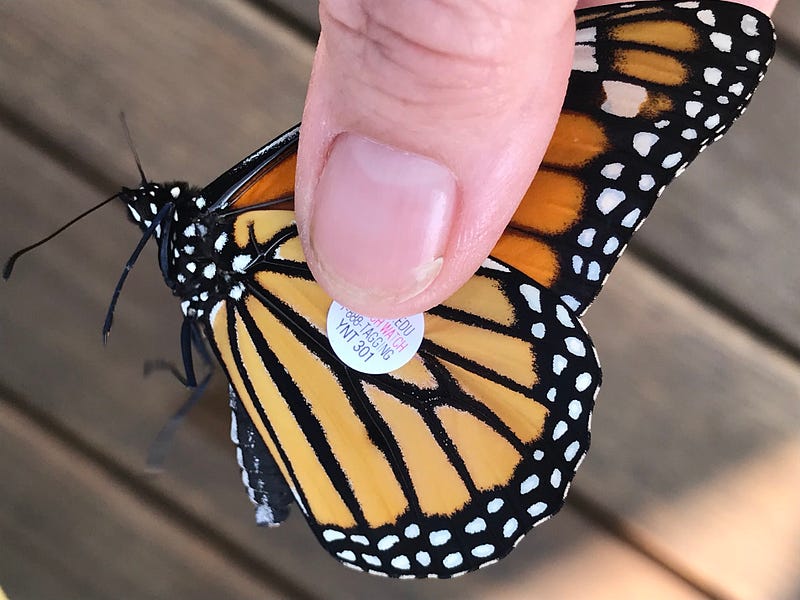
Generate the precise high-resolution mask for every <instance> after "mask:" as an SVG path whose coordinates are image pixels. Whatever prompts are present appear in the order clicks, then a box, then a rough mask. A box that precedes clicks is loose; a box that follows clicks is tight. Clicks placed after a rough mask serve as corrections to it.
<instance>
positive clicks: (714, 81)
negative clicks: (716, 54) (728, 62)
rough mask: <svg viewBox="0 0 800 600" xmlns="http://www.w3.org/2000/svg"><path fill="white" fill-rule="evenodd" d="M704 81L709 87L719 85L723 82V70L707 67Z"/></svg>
mask: <svg viewBox="0 0 800 600" xmlns="http://www.w3.org/2000/svg"><path fill="white" fill-rule="evenodd" d="M703 79H705V80H706V83H707V84H709V85H719V82H720V81H722V70H720V69H718V68H717V67H706V68H705V70H704V71H703Z"/></svg>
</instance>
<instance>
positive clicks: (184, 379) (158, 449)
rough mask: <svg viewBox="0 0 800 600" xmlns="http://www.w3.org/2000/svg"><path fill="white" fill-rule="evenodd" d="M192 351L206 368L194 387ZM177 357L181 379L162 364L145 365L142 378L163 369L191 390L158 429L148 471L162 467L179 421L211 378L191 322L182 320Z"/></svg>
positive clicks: (168, 365)
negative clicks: (179, 347)
mask: <svg viewBox="0 0 800 600" xmlns="http://www.w3.org/2000/svg"><path fill="white" fill-rule="evenodd" d="M193 348H194V349H195V350H196V351H197V353H198V354H199V355H200V357H201V358H202V359H203V362H204V363H205V365H206V367H207V370H208V372H207V374H206V375H205V377H203V380H202V381H200V383H199V384H198V383H197V378H196V376H195V372H194V359H193V357H192V349H193ZM181 354H182V357H183V369H184V373H185V376H184V375H182V374H181V372H180V371H179V370H178V368H177V367H176V366H175V365H174V364H172V363H170V362H168V361H165V360H153V361H147V362H146V363H145V375H147V374H149V373H150V372H152V370H154V369H164V370H167V371H169V372H170V373H172V374H173V375H174V376H175V378H176V379H177V380H178V381H180V382H181V383H182V384H183V385H185V386H186V387H188V388H192V394H191V395H190V396H189V398H188V399H187V400H186V401H185V402H184V403H183V404H182V405H181V406H180V407H179V408H178V410H177V411H176V412H175V413H174V414H173V415H172V416H171V417H170V418H169V420H168V421H167V422H166V423H165V424H164V427H162V428H161V431H159V432H158V435H156V438H155V440H153V443H152V445H151V446H150V451H149V452H148V457H147V464H148V467H150V468H151V469H160V468H161V465H162V464H163V463H164V458H165V457H166V453H167V449H168V448H169V444H170V442H171V440H172V438H173V436H174V435H175V432H176V431H177V429H178V427H180V425H181V423H182V422H183V419H184V418H185V417H186V415H187V414H188V413H189V411H190V410H191V409H192V408H193V407H194V406H195V404H197V402H198V401H199V400H200V398H201V397H202V396H203V394H204V393H205V391H206V388H207V387H208V383H209V381H210V380H211V376H212V375H213V374H214V363H213V362H212V360H211V356H210V355H209V353H208V349H207V348H206V345H205V342H204V340H203V337H202V335H201V333H200V331H199V329H198V326H197V323H196V321H193V320H192V319H188V318H186V319H184V320H183V325H182V326H181Z"/></svg>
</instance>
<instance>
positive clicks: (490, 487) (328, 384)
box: [211, 211, 600, 577]
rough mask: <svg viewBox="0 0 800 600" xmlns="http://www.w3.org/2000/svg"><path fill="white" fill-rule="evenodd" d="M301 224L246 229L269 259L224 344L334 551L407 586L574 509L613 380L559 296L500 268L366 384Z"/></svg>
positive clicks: (269, 215)
mask: <svg viewBox="0 0 800 600" xmlns="http://www.w3.org/2000/svg"><path fill="white" fill-rule="evenodd" d="M292 219H293V215H292V214H291V213H290V212H284V211H249V212H247V213H244V214H242V215H241V216H239V217H237V220H238V221H239V222H240V223H239V224H237V225H236V226H235V230H238V231H250V232H252V236H253V237H254V239H255V240H257V241H258V243H259V245H260V246H261V247H262V248H263V249H264V251H265V254H264V257H263V262H262V265H261V266H260V268H259V269H258V270H255V269H254V270H253V275H252V279H251V281H249V282H248V284H247V285H246V286H245V289H244V290H243V292H242V295H241V296H240V297H239V298H238V299H234V298H231V299H229V300H225V301H222V302H221V303H220V305H219V306H218V307H217V309H216V310H215V311H214V313H213V316H212V323H213V325H212V329H211V331H212V333H213V339H214V343H215V347H216V349H217V352H218V354H219V356H220V358H221V360H222V362H223V365H224V366H225V368H226V370H227V372H228V374H229V376H230V379H231V381H232V383H233V385H234V387H235V388H236V391H237V394H238V396H239V397H240V398H241V399H242V403H243V405H244V406H245V408H246V409H247V413H248V415H249V416H250V418H251V419H252V421H253V422H254V424H255V427H256V429H257V430H258V431H259V432H260V433H261V434H262V436H265V437H266V440H265V441H266V442H267V444H266V445H267V447H269V448H270V450H271V451H272V452H273V454H274V455H275V456H276V457H277V459H278V460H277V462H278V464H279V468H280V469H281V471H282V473H283V474H284V477H286V480H287V482H289V485H290V487H291V488H292V490H293V491H294V493H295V497H296V498H297V501H298V504H299V505H300V507H301V509H302V510H303V512H304V513H305V514H306V517H307V518H308V520H309V523H310V524H311V526H312V529H313V530H314V531H315V533H316V534H317V536H318V538H319V539H320V542H321V543H322V544H323V545H324V546H325V547H326V548H327V549H328V550H329V551H330V552H331V553H332V554H334V555H335V556H336V557H337V558H338V559H339V560H341V561H343V562H345V563H347V564H349V565H351V566H354V567H358V568H361V569H364V570H369V571H373V572H376V573H381V574H388V575H392V576H415V577H421V576H431V575H435V576H439V577H449V576H453V575H455V574H458V573H460V572H463V571H467V570H472V569H475V568H477V567H479V566H480V565H482V564H484V563H487V562H492V561H494V560H497V559H498V558H500V557H502V556H504V555H505V554H506V553H507V552H509V551H510V549H511V548H513V546H514V544H515V543H516V541H517V540H518V539H519V538H520V537H521V536H522V535H524V533H526V532H527V531H528V530H529V529H530V528H531V527H532V526H533V525H534V524H536V523H537V522H539V521H541V520H544V519H546V518H547V517H549V516H550V515H552V514H553V513H554V512H556V511H557V510H558V509H559V508H560V507H561V505H562V504H563V498H564V495H565V493H566V489H567V488H568V486H569V482H570V480H571V478H572V476H573V474H574V472H575V469H576V468H577V465H578V464H579V462H580V459H581V458H582V456H583V455H584V454H585V452H586V450H587V448H588V444H589V431H588V430H589V427H588V423H589V418H590V414H591V410H592V406H593V401H594V395H595V392H596V390H597V388H598V386H599V383H600V370H599V367H598V365H597V361H596V357H595V355H594V351H593V348H592V345H591V341H590V340H589V338H588V335H587V334H586V332H585V331H584V330H583V328H582V326H581V325H580V323H579V321H578V320H577V319H576V318H575V317H574V315H573V314H572V312H571V311H570V310H569V309H568V308H567V307H566V306H565V305H564V304H563V303H561V302H560V301H558V300H557V299H556V298H555V296H553V294H552V293H551V292H549V291H548V290H546V289H544V288H542V287H541V286H537V285H536V284H535V283H534V282H532V281H531V280H530V279H529V278H527V277H526V276H524V275H522V274H520V273H519V272H517V271H516V270H515V269H513V268H511V267H509V266H507V265H503V264H501V263H499V262H496V261H487V263H486V264H485V266H484V267H482V268H481V269H480V270H479V272H478V273H477V274H476V275H475V276H474V277H473V280H472V282H471V283H470V284H468V285H467V286H466V288H465V289H464V291H463V293H462V294H461V295H459V294H456V295H455V296H454V297H453V298H451V299H450V300H449V301H448V302H446V303H445V304H443V305H441V306H439V307H437V308H435V309H433V310H431V311H430V312H429V313H426V316H425V321H426V334H425V339H424V341H423V344H422V346H421V347H420V349H419V351H418V353H417V356H416V357H415V358H414V359H413V360H412V361H411V363H409V364H408V365H406V366H404V367H401V368H400V369H398V370H396V371H394V372H392V373H390V374H388V375H379V376H375V375H365V374H361V373H357V372H355V371H354V370H352V369H350V368H349V367H346V366H345V365H343V364H342V363H341V362H340V361H339V360H338V359H337V358H336V356H335V355H334V354H333V353H332V351H331V350H330V346H329V344H328V342H327V338H326V335H325V317H326V312H327V309H328V307H329V306H330V299H329V298H328V297H327V296H326V295H325V293H324V292H323V291H322V290H321V288H319V286H318V285H317V284H316V283H315V282H314V281H313V278H312V277H311V274H310V272H309V271H308V269H307V267H306V266H305V263H304V262H303V256H302V250H301V249H300V245H299V240H298V238H297V236H296V230H295V229H294V225H293V221H292ZM239 242H240V243H241V244H242V246H241V247H240V248H239V250H240V251H244V250H245V249H246V248H247V247H248V245H249V244H251V239H250V236H249V235H248V236H244V235H241V236H240V237H239ZM477 292H480V294H479V295H478V296H477V297H476V294H477ZM382 326H385V325H384V324H383V323H377V324H376V327H382ZM476 342H479V343H476Z"/></svg>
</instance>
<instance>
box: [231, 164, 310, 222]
mask: <svg viewBox="0 0 800 600" xmlns="http://www.w3.org/2000/svg"><path fill="white" fill-rule="evenodd" d="M296 169H297V152H296V150H295V151H293V152H291V153H290V154H287V155H286V156H285V157H283V158H282V159H281V160H280V162H277V163H275V162H271V163H268V164H266V165H264V166H263V167H262V168H261V171H260V172H258V173H256V174H255V175H253V176H252V177H251V178H250V179H249V180H248V182H247V183H246V184H245V185H243V186H242V188H241V189H240V190H239V191H238V192H237V194H236V195H235V196H234V197H233V198H232V199H231V203H230V204H231V206H232V207H233V208H235V209H237V210H239V209H242V208H247V207H250V206H257V205H259V204H263V203H265V202H269V201H271V200H279V199H281V198H285V199H286V205H285V206H284V205H281V208H282V209H285V210H292V209H293V208H294V202H293V198H294V172H295V170H296Z"/></svg>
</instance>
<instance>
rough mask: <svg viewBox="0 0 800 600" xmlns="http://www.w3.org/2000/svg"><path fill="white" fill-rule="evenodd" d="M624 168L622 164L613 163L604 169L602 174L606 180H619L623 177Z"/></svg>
mask: <svg viewBox="0 0 800 600" xmlns="http://www.w3.org/2000/svg"><path fill="white" fill-rule="evenodd" d="M624 168H625V165H623V164H622V163H611V164H608V165H606V166H605V167H603V170H602V171H600V174H601V175H602V176H603V177H605V178H606V179H618V178H619V176H620V175H622V169H624Z"/></svg>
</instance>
